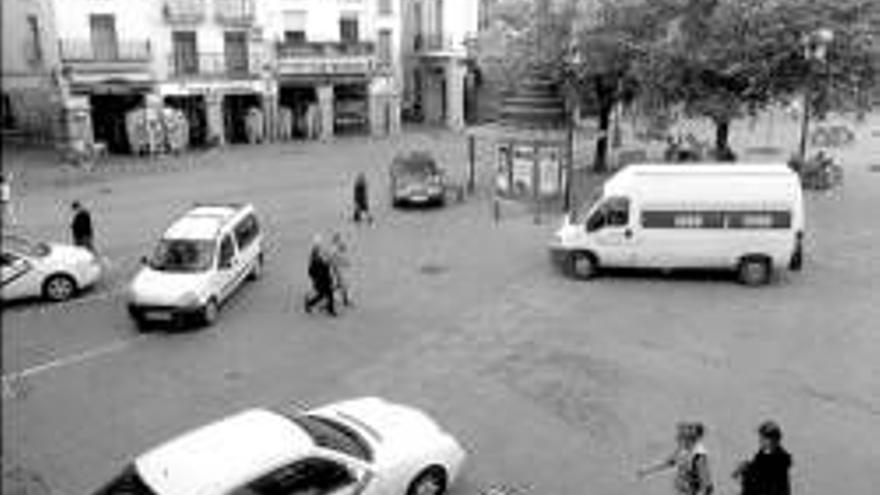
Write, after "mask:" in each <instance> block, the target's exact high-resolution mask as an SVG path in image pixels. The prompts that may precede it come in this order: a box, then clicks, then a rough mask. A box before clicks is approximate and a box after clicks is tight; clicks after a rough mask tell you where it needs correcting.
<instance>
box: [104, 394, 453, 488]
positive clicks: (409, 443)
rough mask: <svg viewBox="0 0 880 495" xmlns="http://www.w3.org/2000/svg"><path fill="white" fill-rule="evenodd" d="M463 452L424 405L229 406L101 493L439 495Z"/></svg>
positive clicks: (143, 458)
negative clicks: (228, 412) (230, 411)
mask: <svg viewBox="0 0 880 495" xmlns="http://www.w3.org/2000/svg"><path fill="white" fill-rule="evenodd" d="M464 459H465V452H464V450H463V449H462V448H461V446H460V445H459V444H458V442H457V441H456V440H455V439H454V438H453V437H452V436H451V435H450V434H449V433H447V432H445V431H443V430H442V429H441V428H440V427H439V426H438V425H437V423H435V422H434V421H433V420H432V419H431V418H430V417H428V416H427V415H426V414H425V413H423V412H421V411H419V410H417V409H414V408H412V407H408V406H403V405H400V404H394V403H391V402H388V401H386V400H383V399H379V398H375V397H369V398H361V399H353V400H349V401H345V402H338V403H335V404H331V405H328V406H325V407H321V408H318V409H314V410H311V411H306V412H295V413H292V414H286V413H281V412H274V411H272V410H268V409H251V410H247V411H244V412H242V413H239V414H236V415H234V416H230V417H228V418H225V419H223V420H220V421H218V422H216V423H212V424H210V425H208V426H204V427H202V428H199V429H197V430H194V431H192V432H189V433H187V434H184V435H183V436H180V437H178V438H176V439H174V440H171V441H170V442H168V443H165V444H163V445H160V446H159V447H157V448H155V449H153V450H151V451H149V452H147V453H146V454H143V455H141V456H140V457H138V458H137V459H135V461H134V462H133V463H132V464H130V465H129V466H128V467H126V468H125V469H124V470H123V472H122V473H121V474H120V475H119V476H118V477H117V478H116V479H114V480H113V481H111V482H110V483H109V484H107V485H106V486H105V487H103V488H101V489H100V490H98V491H97V492H95V495H123V494H125V495H275V494H284V495H293V494H309V495H319V494H320V495H325V494H328V495H329V494H332V495H355V494H358V495H439V494H442V493H444V492H445V491H446V489H447V488H449V487H450V486H451V485H452V483H453V482H454V481H455V479H456V477H457V476H458V474H459V471H460V468H461V466H462V463H463V462H464Z"/></svg>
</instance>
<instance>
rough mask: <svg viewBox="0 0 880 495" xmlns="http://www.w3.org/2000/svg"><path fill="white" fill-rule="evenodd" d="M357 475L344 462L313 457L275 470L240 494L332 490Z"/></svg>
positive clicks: (330, 491)
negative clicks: (342, 463)
mask: <svg viewBox="0 0 880 495" xmlns="http://www.w3.org/2000/svg"><path fill="white" fill-rule="evenodd" d="M354 481H355V477H354V475H352V473H351V472H350V471H349V470H348V469H347V468H346V467H345V466H343V465H341V464H339V463H337V462H334V461H331V460H329V459H322V458H319V457H313V458H309V459H303V460H301V461H297V462H295V463H294V464H291V465H289V466H285V467H283V468H281V469H278V470H275V471H274V472H272V473H269V474H268V475H266V476H264V477H262V478H260V479H258V480H257V481H255V482H253V483H251V484H250V486H249V487H247V489H246V490H239V491H236V492H235V493H236V495H238V494H242V495H243V494H246V493H253V494H257V495H289V494H293V493H333V492H334V491H336V490H339V489H340V488H342V487H344V486H345V485H349V484H351V483H354Z"/></svg>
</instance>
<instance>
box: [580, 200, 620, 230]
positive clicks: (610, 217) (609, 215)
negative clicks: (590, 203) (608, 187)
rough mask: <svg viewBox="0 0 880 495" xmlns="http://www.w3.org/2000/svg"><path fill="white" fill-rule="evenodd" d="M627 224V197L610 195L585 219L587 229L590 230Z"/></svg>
mask: <svg viewBox="0 0 880 495" xmlns="http://www.w3.org/2000/svg"><path fill="white" fill-rule="evenodd" d="M628 224H629V198H623V197H611V198H608V199H607V200H606V201H605V203H603V204H602V205H601V206H600V207H599V208H598V209H597V210H596V211H595V212H593V215H592V216H590V219H589V220H587V230H588V231H590V232H592V231H594V230H599V229H602V228H604V227H625V226H626V225H628Z"/></svg>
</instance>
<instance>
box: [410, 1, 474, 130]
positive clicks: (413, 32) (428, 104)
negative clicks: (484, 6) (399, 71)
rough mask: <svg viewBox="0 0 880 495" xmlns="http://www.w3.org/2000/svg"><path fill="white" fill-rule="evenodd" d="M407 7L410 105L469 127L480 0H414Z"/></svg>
mask: <svg viewBox="0 0 880 495" xmlns="http://www.w3.org/2000/svg"><path fill="white" fill-rule="evenodd" d="M404 6H405V13H404V15H405V19H406V21H405V30H404V48H403V53H404V70H405V72H406V91H405V95H404V99H405V106H406V108H407V109H408V110H409V111H410V112H412V113H413V114H415V115H416V119H417V120H422V121H424V122H426V123H432V124H442V125H446V126H448V127H450V128H452V129H461V128H463V127H464V126H465V123H466V120H467V119H466V116H467V113H468V112H467V109H468V108H469V107H470V106H471V102H470V101H469V99H472V98H473V95H474V94H475V88H474V86H475V84H476V79H475V75H476V72H475V70H474V68H475V65H474V63H473V62H474V61H473V48H474V47H475V46H474V43H475V42H476V35H477V31H478V29H479V23H480V15H479V13H480V2H478V0H409V1H405V2H404Z"/></svg>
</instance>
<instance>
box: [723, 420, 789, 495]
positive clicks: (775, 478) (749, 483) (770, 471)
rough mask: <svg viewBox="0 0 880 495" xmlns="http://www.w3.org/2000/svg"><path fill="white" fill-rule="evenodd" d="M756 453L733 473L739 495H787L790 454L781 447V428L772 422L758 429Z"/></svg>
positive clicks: (766, 422) (767, 422)
mask: <svg viewBox="0 0 880 495" xmlns="http://www.w3.org/2000/svg"><path fill="white" fill-rule="evenodd" d="M758 442H759V448H758V452H757V453H756V454H755V455H754V457H752V459H751V460H749V461H744V462H742V463H741V464H740V465H739V467H737V469H736V470H735V471H734V472H733V477H734V479H738V480H739V481H740V484H741V486H742V492H741V495H791V483H790V481H789V476H788V472H789V470H790V469H791V464H792V460H791V454H789V453H788V452H787V451H786V450H785V448H783V447H782V429H781V428H780V427H779V425H778V424H776V423H775V422H773V421H765V422H764V423H762V424H761V426H760V427H759V428H758Z"/></svg>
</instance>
